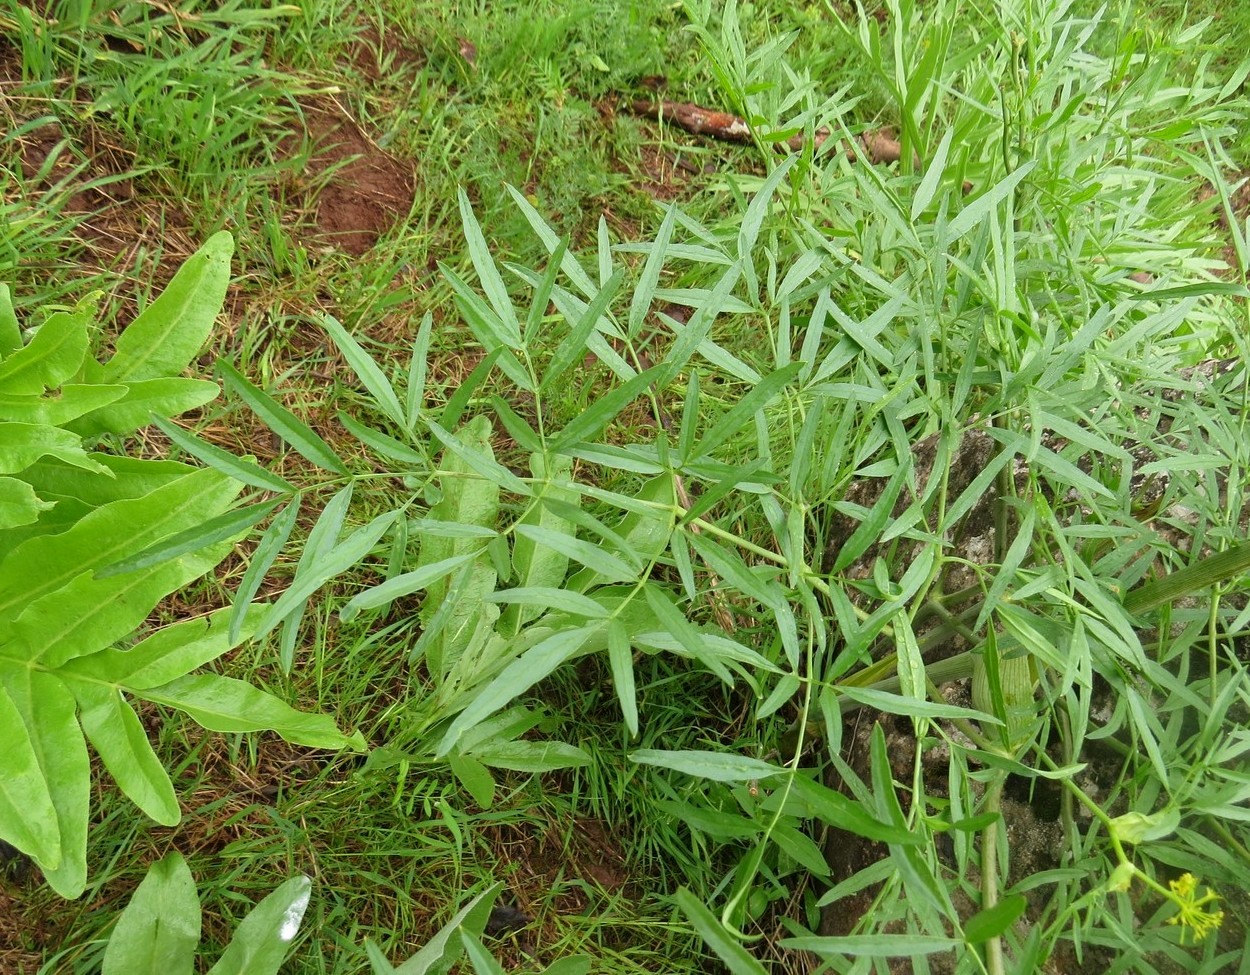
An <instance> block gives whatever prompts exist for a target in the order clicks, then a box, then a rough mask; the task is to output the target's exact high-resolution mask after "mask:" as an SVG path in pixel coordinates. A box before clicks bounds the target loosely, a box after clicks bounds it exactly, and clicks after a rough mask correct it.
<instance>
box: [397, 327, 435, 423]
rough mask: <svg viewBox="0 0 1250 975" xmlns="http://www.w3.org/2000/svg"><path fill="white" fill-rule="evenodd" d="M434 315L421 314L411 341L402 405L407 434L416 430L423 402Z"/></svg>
mask: <svg viewBox="0 0 1250 975" xmlns="http://www.w3.org/2000/svg"><path fill="white" fill-rule="evenodd" d="M433 324H434V316H433V315H431V314H430V313H429V312H428V311H427V312H426V313H425V314H424V315H422V316H421V325H420V327H418V329H417V337H416V339H415V340H414V341H413V343H412V358H411V359H410V360H409V361H408V388H407V389H406V390H404V407H405V413H406V415H407V417H408V426H407V430H408V434H409V436H412V435H413V434H415V433H416V432H417V420H418V419H419V418H420V416H421V410H422V407H423V404H424V402H425V374H426V369H427V366H428V362H429V353H430V330H431V328H432V326H433Z"/></svg>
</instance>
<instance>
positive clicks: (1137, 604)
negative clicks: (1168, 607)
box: [1124, 542, 1250, 613]
mask: <svg viewBox="0 0 1250 975" xmlns="http://www.w3.org/2000/svg"><path fill="white" fill-rule="evenodd" d="M1247 569H1250V542H1243V543H1242V544H1240V545H1235V546H1233V547H1232V548H1230V549H1225V550H1224V551H1223V552H1217V553H1216V554H1214V555H1209V556H1200V557H1198V558H1196V559H1195V560H1194V561H1193V562H1192V563H1190V564H1189V565H1187V566H1185V567H1184V568H1183V569H1177V570H1176V571H1175V572H1169V573H1168V574H1167V575H1165V576H1163V577H1162V578H1159V579H1156V580H1154V581H1153V582H1148V583H1146V584H1145V585H1144V586H1140V587H1138V588H1137V589H1134V590H1133V591H1132V592H1130V593H1128V594H1127V595H1126V596H1125V597H1124V608H1125V609H1127V610H1128V611H1129V612H1130V613H1145V612H1149V611H1150V610H1152V609H1156V608H1157V607H1159V606H1162V605H1164V604H1165V603H1170V602H1172V601H1173V600H1175V599H1179V598H1180V597H1182V596H1186V595H1188V594H1189V593H1193V592H1199V591H1201V590H1203V589H1206V588H1207V587H1209V586H1214V585H1216V584H1217V583H1220V582H1223V581H1224V580H1225V579H1231V578H1233V577H1234V576H1236V575H1238V574H1240V573H1242V572H1245V571H1246V570H1247Z"/></svg>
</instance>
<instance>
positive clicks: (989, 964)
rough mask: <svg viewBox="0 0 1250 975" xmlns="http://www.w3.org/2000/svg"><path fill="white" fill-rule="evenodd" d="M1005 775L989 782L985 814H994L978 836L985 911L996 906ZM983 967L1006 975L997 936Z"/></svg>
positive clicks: (993, 973) (988, 947) (996, 974)
mask: <svg viewBox="0 0 1250 975" xmlns="http://www.w3.org/2000/svg"><path fill="white" fill-rule="evenodd" d="M1006 780H1007V775H1006V773H1000V774H998V775H996V776H995V777H994V781H993V782H991V783H990V787H989V790H988V791H987V792H986V794H985V811H986V812H989V813H995V814H996V815H995V817H994V821H993V822H992V823H990V824H989V825H988V826H986V827H985V830H984V831H983V832H982V834H981V910H983V911H988V910H989V909H990V908H991V907H993V906H994V905H995V904H997V903H998V827H999V821H998V820H999V817H998V815H997V813H999V811H1000V810H1001V808H1002V797H1003V783H1004V782H1006ZM985 965H986V968H987V970H988V971H989V975H1005V972H1006V971H1007V969H1006V967H1005V965H1004V963H1003V941H1002V938H1000V937H999V936H998V935H994V937H992V938H990V940H989V941H987V942H986V943H985Z"/></svg>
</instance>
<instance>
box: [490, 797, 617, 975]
mask: <svg viewBox="0 0 1250 975" xmlns="http://www.w3.org/2000/svg"><path fill="white" fill-rule="evenodd" d="M482 841H483V842H484V843H485V844H486V845H487V846H488V847H489V848H490V850H491V853H492V859H493V861H494V862H495V863H496V864H498V869H497V874H498V876H499V877H500V878H501V879H506V880H507V883H508V887H507V889H506V890H505V891H504V893H503V894H502V895H501V896H500V899H499V902H498V903H499V904H501V905H503V906H505V907H511V908H514V909H515V910H517V911H519V912H520V913H521V914H523V915H525V916H526V917H529V918H533V919H534V921H533V923H531V924H528V925H527V926H525V927H524V928H523V929H521V930H520V931H518V933H517V934H516V936H515V939H514V946H513V947H512V948H511V949H509V948H508V947H506V946H505V947H503V948H502V949H501V950H500V951H498V952H497V955H498V956H499V957H500V958H501V959H502V960H505V963H506V962H507V961H516V960H519V957H518V959H509V958H508V957H507V956H508V955H509V954H510V953H515V954H517V955H518V956H524V955H530V956H535V957H537V958H539V959H540V960H544V959H543V946H544V944H548V943H551V942H552V941H554V940H555V938H556V936H555V934H554V928H553V925H552V923H551V920H550V918H551V915H561V914H568V915H572V914H586V913H587V912H593V911H594V910H595V909H596V905H602V904H603V902H604V901H605V900H607V899H609V898H611V897H613V896H615V895H623V896H626V897H629V898H631V899H634V898H636V896H637V891H636V890H635V889H634V887H633V885H632V884H631V882H630V877H629V875H628V874H627V873H626V872H625V858H624V856H623V855H622V854H621V852H620V850H619V849H617V847H616V845H615V843H613V841H612V838H611V834H610V832H609V827H608V826H607V825H606V824H604V823H601V822H598V821H596V820H592V819H579V820H575V821H573V822H571V823H563V822H554V821H552V822H547V823H545V824H543V823H536V822H528V823H501V824H499V825H497V826H494V827H488V828H486V829H484V830H483V833H482ZM548 960H549V959H548Z"/></svg>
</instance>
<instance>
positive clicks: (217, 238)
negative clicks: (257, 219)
mask: <svg viewBox="0 0 1250 975" xmlns="http://www.w3.org/2000/svg"><path fill="white" fill-rule="evenodd" d="M233 252H234V239H233V238H232V237H231V236H230V234H229V233H227V232H226V231H224V230H223V231H221V232H220V233H217V234H214V235H213V236H212V237H210V238H209V239H208V240H207V241H206V242H205V244H204V246H203V247H201V248H200V249H199V250H198V251H196V252H195V253H194V254H192V255H191V256H190V257H189V258H187V260H186V263H184V264H183V265H182V267H181V268H179V269H178V273H177V274H175V275H174V278H173V280H172V281H170V282H169V285H168V286H167V287H166V288H165V290H164V291H163V292H161V295H160V297H158V298H157V299H156V300H155V301H154V302H152V304H150V305H148V307H147V308H145V309H144V310H143V311H142V312H141V313H140V315H139V317H138V318H136V319H135V320H134V321H133V322H131V323H130V325H129V327H127V329H126V330H125V331H124V332H122V334H121V336H120V337H119V338H118V339H117V346H116V348H117V352H116V353H115V354H114V356H113V358H111V359H110V360H109V361H108V362H106V363H105V364H104V368H103V370H102V379H103V381H104V382H109V383H115V382H127V381H130V380H135V379H158V378H161V377H164V376H176V375H178V374H179V373H180V372H182V370H183V369H185V368H186V367H187V366H188V364H190V362H191V360H192V359H194V358H195V357H196V355H197V354H198V353H199V351H200V349H202V348H203V347H204V343H205V342H206V341H208V337H209V335H210V333H211V332H212V329H213V322H214V321H215V320H216V318H217V313H218V312H219V311H220V310H221V304H222V301H223V300H224V298H225V296H226V285H227V284H229V281H230V255H231V254H232V253H233Z"/></svg>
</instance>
